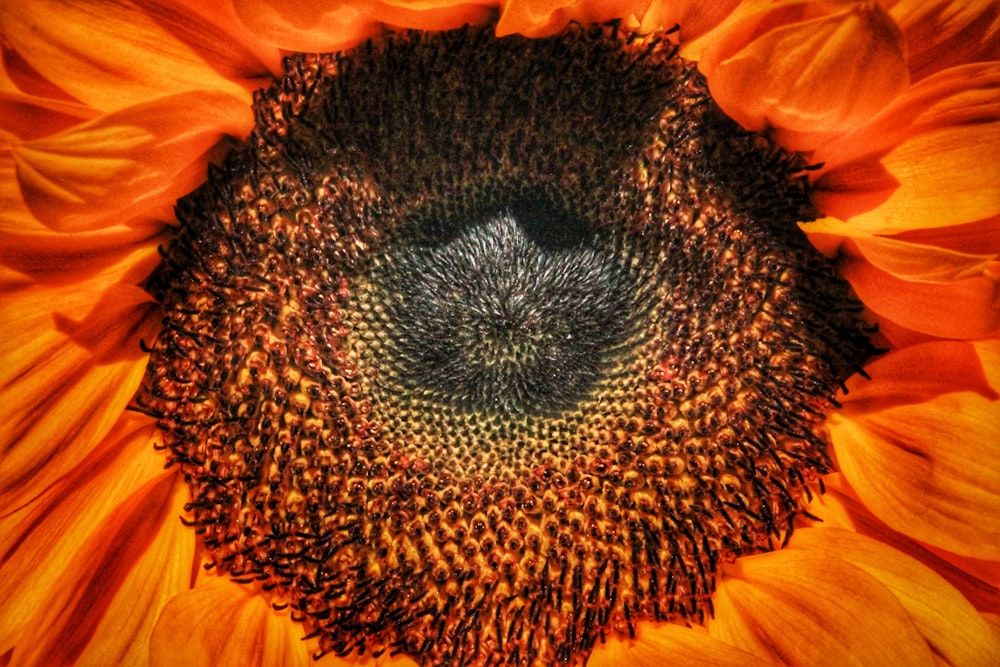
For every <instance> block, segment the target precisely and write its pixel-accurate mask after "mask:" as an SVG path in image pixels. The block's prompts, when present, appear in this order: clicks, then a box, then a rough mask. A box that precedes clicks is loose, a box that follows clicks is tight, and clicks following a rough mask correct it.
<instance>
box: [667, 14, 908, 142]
mask: <svg viewBox="0 0 1000 667" xmlns="http://www.w3.org/2000/svg"><path fill="white" fill-rule="evenodd" d="M744 7H745V9H743V10H742V11H741V10H737V11H736V12H735V13H734V14H733V16H732V17H730V20H728V21H726V22H724V23H723V24H722V25H720V26H719V27H718V28H717V29H715V30H713V31H711V32H709V33H708V34H706V35H704V36H703V37H702V38H701V39H700V40H696V43H694V44H689V45H687V46H686V47H683V48H682V51H681V55H684V56H685V57H688V58H694V59H696V60H698V69H699V70H701V72H702V73H704V75H705V77H706V78H707V79H708V85H709V89H710V90H711V92H712V97H713V98H714V99H715V101H716V102H718V104H719V106H720V107H722V110H723V111H725V112H726V114H728V115H729V116H730V117H731V118H733V119H735V120H736V121H737V122H738V123H740V124H741V125H743V126H744V127H746V128H747V129H751V130H763V129H767V128H776V129H778V130H780V131H781V133H782V134H783V135H785V136H779V137H778V139H779V141H782V142H783V143H785V144H786V145H788V146H789V147H790V148H792V149H794V150H804V149H808V148H811V147H815V141H816V140H814V139H811V138H808V139H794V140H793V138H794V134H795V133H805V135H813V134H819V135H824V134H830V133H840V132H845V131H848V130H850V129H853V128H854V127H857V126H858V125H860V124H862V123H864V122H865V121H867V120H868V119H870V118H871V117H872V116H873V115H874V114H875V113H877V112H878V111H879V110H881V109H882V108H883V107H884V106H885V105H886V104H888V103H889V102H890V101H891V100H892V99H893V98H895V97H896V96H897V95H899V94H900V93H902V92H903V91H904V90H906V86H907V84H908V81H909V79H908V73H907V70H906V64H905V62H904V59H903V39H902V35H901V34H900V33H899V31H898V30H897V29H896V27H895V24H894V23H893V22H892V19H891V18H889V16H888V14H886V13H885V12H884V11H883V10H881V9H880V8H879V7H878V5H875V4H874V3H868V2H848V1H844V0H841V1H836V2H824V3H816V2H808V1H806V2H803V1H801V0H785V1H782V2H775V3H747V4H746V5H745V6H744ZM786 139H787V140H786ZM809 144H812V145H809Z"/></svg>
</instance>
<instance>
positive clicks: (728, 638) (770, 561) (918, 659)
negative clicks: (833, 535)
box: [708, 549, 935, 666]
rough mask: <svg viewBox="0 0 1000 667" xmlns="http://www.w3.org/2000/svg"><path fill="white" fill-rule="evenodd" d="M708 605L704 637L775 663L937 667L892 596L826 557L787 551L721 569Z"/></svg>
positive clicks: (856, 571)
mask: <svg viewBox="0 0 1000 667" xmlns="http://www.w3.org/2000/svg"><path fill="white" fill-rule="evenodd" d="M713 601H714V606H715V617H714V619H712V620H710V621H709V622H708V630H709V633H710V634H711V635H712V636H714V637H717V638H718V639H720V640H723V641H725V642H728V643H731V644H734V645H736V646H739V647H741V648H744V649H745V650H748V651H751V652H754V653H757V654H759V655H763V656H766V657H767V658H768V659H769V660H770V661H771V662H772V663H774V664H786V665H809V666H822V665H837V666H839V665H850V664H855V665H857V664H873V665H878V664H884V665H913V666H917V665H933V664H935V663H934V658H933V655H932V653H931V651H930V649H929V648H928V646H927V643H926V642H925V641H924V638H923V636H922V635H921V634H920V632H919V630H918V629H917V626H916V625H915V624H914V621H913V620H912V619H911V617H910V615H909V613H908V612H907V610H906V608H905V607H904V606H903V605H902V604H901V603H900V602H899V600H897V598H896V596H895V595H893V593H892V591H891V590H889V589H888V588H887V587H886V586H885V585H884V584H882V583H881V582H879V581H878V579H876V578H875V577H873V576H871V575H870V574H868V573H867V572H865V571H864V570H863V569H862V568H860V567H858V566H856V565H854V564H852V563H850V562H848V561H845V560H843V559H841V558H839V557H837V556H835V555H831V554H827V553H825V552H823V551H815V550H804V549H803V550H792V549H788V550H783V551H774V552H771V553H765V554H760V555H756V556H749V557H746V558H740V559H738V560H737V561H736V562H735V563H732V564H729V565H724V566H723V567H722V576H721V577H720V580H719V585H718V589H717V590H716V593H715V597H714V598H713ZM890 638H891V640H890Z"/></svg>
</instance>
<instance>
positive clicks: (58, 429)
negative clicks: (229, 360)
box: [0, 275, 157, 508]
mask: <svg viewBox="0 0 1000 667" xmlns="http://www.w3.org/2000/svg"><path fill="white" fill-rule="evenodd" d="M151 306H152V299H151V298H150V297H149V295H147V294H146V293H145V292H144V291H143V290H142V289H141V288H139V287H137V286H134V285H123V284H116V285H112V286H110V287H108V286H107V284H106V279H105V278H104V276H101V275H98V276H97V277H95V278H92V279H91V280H88V281H85V282H83V283H78V284H69V285H65V286H61V287H58V288H51V287H47V286H37V287H32V288H28V289H24V290H20V291H18V292H17V293H16V294H14V295H13V296H11V297H9V298H7V299H5V300H4V302H3V303H2V304H0V321H3V322H5V323H9V324H5V327H6V335H5V336H4V337H3V339H2V340H0V357H2V358H3V359H4V364H3V367H2V368H0V404H2V405H3V406H4V418H3V420H0V464H2V465H0V507H5V508H13V507H18V506H19V505H20V504H21V503H23V502H25V501H26V500H28V499H30V498H31V497H33V496H34V495H36V494H37V493H39V492H40V491H41V490H44V489H45V488H46V487H47V486H48V485H49V484H51V483H52V482H54V481H55V480H57V479H58V478H59V477H61V476H62V475H63V474H65V473H67V472H69V471H70V470H72V469H73V468H74V467H75V466H76V465H78V464H79V463H80V462H81V461H82V460H83V459H84V457H85V456H86V455H87V454H88V453H89V452H90V451H91V450H92V449H93V448H94V447H95V446H96V445H97V444H98V443H99V442H100V441H101V440H102V439H103V438H104V437H105V436H106V435H107V434H108V433H109V431H110V430H111V427H112V425H113V424H114V423H115V421H116V420H117V419H118V417H119V415H121V413H122V410H124V408H125V406H126V405H127V404H128V402H129V400H131V398H132V395H133V394H134V392H135V390H136V388H137V387H138V386H139V382H140V380H141V379H142V375H143V373H144V371H145V366H146V356H147V355H146V354H145V353H144V352H143V351H142V350H141V348H140V341H141V340H142V339H146V340H152V339H153V337H154V336H155V332H156V327H157V323H156V322H155V321H153V319H152V318H151V317H150V312H151Z"/></svg>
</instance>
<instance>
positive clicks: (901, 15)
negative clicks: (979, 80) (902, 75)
mask: <svg viewBox="0 0 1000 667" xmlns="http://www.w3.org/2000/svg"><path fill="white" fill-rule="evenodd" d="M889 13H890V14H891V15H892V17H893V18H894V19H895V20H896V23H897V24H898V25H899V27H900V29H902V31H903V35H904V36H905V37H906V62H907V64H908V65H909V67H910V76H911V77H912V79H913V80H914V81H917V80H919V79H923V78H924V77H926V76H929V75H931V74H934V73H935V72H938V71H940V70H943V69H946V68H948V67H955V66H957V65H964V64H966V63H973V62H986V61H990V60H1000V5H997V3H996V2H995V0H965V1H964V2H952V1H951V0H932V1H931V2H928V1H927V0H903V1H902V2H899V3H897V4H895V5H893V7H892V9H890V10H889Z"/></svg>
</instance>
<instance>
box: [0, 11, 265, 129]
mask: <svg viewBox="0 0 1000 667" xmlns="http://www.w3.org/2000/svg"><path fill="white" fill-rule="evenodd" d="M162 20H163V17H154V16H151V15H150V14H148V13H146V12H145V11H143V10H142V9H140V8H139V7H137V6H135V5H133V4H130V3H127V2H120V3H119V2H114V3H110V2H98V1H95V0H35V1H33V2H5V3H3V4H0V30H2V32H3V34H4V36H5V37H6V39H8V40H9V41H10V43H11V44H12V45H13V47H14V48H15V49H16V50H17V52H18V53H19V54H20V55H21V56H22V57H23V58H24V60H25V61H27V62H28V63H30V65H31V67H33V68H34V69H36V70H37V71H38V72H39V73H41V75H42V76H44V77H45V78H46V79H48V80H49V81H51V82H53V83H55V84H56V85H58V86H59V87H60V88H62V89H63V90H65V91H66V92H67V93H69V94H70V95H72V96H73V97H75V98H76V99H78V100H80V101H82V102H84V103H86V104H88V105H89V106H92V107H94V108H96V109H100V110H102V111H114V110H117V109H122V108H125V107H128V106H132V105H134V104H141V103H143V102H146V101H148V100H150V99H154V98H157V97H161V96H164V95H172V94H177V93H181V92H184V91H189V90H214V91H218V92H220V93H228V94H229V95H231V96H234V97H236V98H237V99H240V100H242V101H243V103H244V104H249V102H250V93H249V92H248V91H249V90H253V89H254V88H257V87H258V85H259V81H257V80H252V81H242V82H237V81H231V80H230V79H228V78H226V76H224V75H223V74H220V73H219V72H218V71H216V69H214V68H213V66H212V65H213V63H211V62H209V61H207V60H206V58H205V57H204V53H199V50H198V49H195V48H192V46H191V45H189V44H185V43H184V42H183V41H181V40H180V39H178V38H177V37H175V36H174V34H173V32H174V31H178V30H179V31H182V32H183V31H185V30H190V29H191V28H190V24H191V23H193V22H194V21H195V17H192V16H190V15H183V14H181V15H177V16H176V17H175V18H174V20H173V21H172V22H168V23H166V24H164V23H161V21H162Z"/></svg>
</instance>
